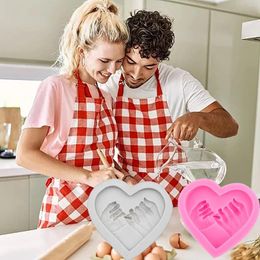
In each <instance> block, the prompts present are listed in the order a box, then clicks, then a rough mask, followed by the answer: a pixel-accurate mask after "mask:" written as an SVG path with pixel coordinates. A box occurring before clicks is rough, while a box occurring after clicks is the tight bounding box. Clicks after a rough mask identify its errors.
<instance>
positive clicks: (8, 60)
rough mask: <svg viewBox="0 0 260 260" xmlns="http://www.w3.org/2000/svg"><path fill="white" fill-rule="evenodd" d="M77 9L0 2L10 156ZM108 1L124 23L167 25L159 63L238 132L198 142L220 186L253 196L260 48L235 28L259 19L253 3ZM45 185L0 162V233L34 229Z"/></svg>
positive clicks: (259, 151) (73, 4)
mask: <svg viewBox="0 0 260 260" xmlns="http://www.w3.org/2000/svg"><path fill="white" fill-rule="evenodd" d="M82 2H84V1H83V0H73V1H70V0H55V1H43V0H26V1H20V0H13V1H6V0H0V6H1V8H0V35H1V41H0V125H1V124H2V125H3V123H4V122H6V123H11V125H12V132H11V139H10V142H9V148H12V149H15V146H16V143H17V138H18V136H19V132H20V127H21V124H22V120H23V118H24V117H26V115H27V113H28V110H29V108H30V106H31V104H32V101H33V97H34V95H35V92H36V90H37V87H38V84H39V82H40V81H41V80H42V79H44V78H45V77H47V76H48V75H51V74H53V73H55V69H54V68H52V67H51V66H52V65H53V63H54V61H55V59H56V58H57V55H58V42H59V37H60V36H61V34H62V31H63V28H64V26H65V24H66V22H67V21H68V19H69V17H70V16H71V14H72V12H73V10H74V9H75V8H77V7H78V6H79V5H80V4H81V3H82ZM114 2H116V3H117V4H118V6H119V8H120V11H121V15H122V17H124V18H127V17H128V16H129V12H130V11H132V10H136V9H147V10H158V11H159V12H161V13H162V14H166V15H168V16H170V17H171V18H174V32H175V34H176V44H175V45H174V47H173V50H172V54H171V57H170V60H169V61H168V62H167V63H169V64H172V65H174V66H178V67H181V68H183V69H185V70H188V71H189V72H191V73H192V74H193V75H194V76H195V77H196V78H198V79H199V80H200V81H201V82H202V84H203V85H204V86H205V87H206V88H207V89H208V90H209V91H210V93H211V94H212V95H213V96H214V97H215V98H216V99H217V100H218V101H219V102H220V103H221V104H222V105H223V106H224V107H225V108H226V109H227V110H228V111H229V112H230V113H231V114H232V115H233V116H234V117H235V118H236V120H237V121H238V122H239V126H240V127H239V134H238V135H237V136H236V137H232V138H228V139H219V138H215V137H213V136H210V135H208V134H204V133H200V138H201V140H203V142H204V145H205V146H206V147H208V148H209V149H211V150H213V151H215V152H217V153H218V154H219V155H220V156H221V157H222V158H223V159H224V160H225V161H226V163H227V168H228V169H227V176H226V178H225V180H224V184H227V183H232V182H241V183H244V184H247V185H249V186H251V187H252V188H253V189H254V190H255V191H256V192H257V193H260V173H259V171H260V160H259V155H260V105H258V104H260V94H258V88H259V86H260V80H259V75H260V73H259V72H260V69H259V57H260V44H259V42H257V41H248V40H241V28H242V23H243V22H247V21H251V20H256V19H260V1H259V0H226V1H223V0H222V1H221V0H219V1H217V0H216V1H214V0H211V1H210V0H208V1H206V0H201V1H195V0H187V1H186V0H183V1H177V0H176V1H174V0H168V1H166V0H114ZM210 2H212V3H210ZM214 2H215V3H214ZM217 2H218V3H217ZM7 161H8V162H7ZM45 180H46V178H45V177H44V176H41V175H38V174H35V173H31V172H29V171H27V170H24V169H22V168H20V167H17V166H16V165H15V162H14V161H13V160H5V159H0V202H1V214H0V234H4V233H10V232H16V231H21V230H28V229H33V228H36V225H37V220H38V212H39V208H40V204H41V200H42V196H43V193H44V191H45V186H44V182H45Z"/></svg>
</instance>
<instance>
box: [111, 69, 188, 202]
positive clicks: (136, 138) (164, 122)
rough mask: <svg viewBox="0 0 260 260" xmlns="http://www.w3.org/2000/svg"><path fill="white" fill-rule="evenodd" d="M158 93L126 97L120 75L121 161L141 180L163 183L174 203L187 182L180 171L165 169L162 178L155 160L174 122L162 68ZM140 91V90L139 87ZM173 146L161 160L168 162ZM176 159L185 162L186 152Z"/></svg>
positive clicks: (175, 158)
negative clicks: (139, 97) (156, 170)
mask: <svg viewBox="0 0 260 260" xmlns="http://www.w3.org/2000/svg"><path fill="white" fill-rule="evenodd" d="M155 76H156V81H157V96H156V97H155V98H147V99H133V98H126V97H124V96H123V92H124V78H123V75H121V78H120V81H119V88H118V93H117V98H116V102H115V104H114V109H115V119H116V122H117V127H118V143H117V148H118V152H119V154H118V162H119V164H120V165H121V166H122V168H123V169H125V170H126V171H128V172H129V174H130V175H132V176H134V177H135V179H136V180H137V181H138V182H140V181H154V182H158V183H160V184H161V185H162V186H163V187H164V188H165V190H166V191H167V192H168V194H169V195H170V197H171V199H172V203H173V205H174V206H177V202H178V196H179V193H180V191H181V190H182V189H183V187H184V186H185V185H186V184H187V182H186V180H185V179H184V178H182V176H181V175H180V174H179V173H176V172H175V173H172V172H169V170H167V169H165V170H164V171H163V172H161V174H160V176H159V178H158V179H157V178H156V177H157V175H155V168H156V165H155V162H156V157H157V155H158V153H159V152H160V151H161V150H162V149H163V147H164V146H165V145H166V144H167V140H165V136H166V132H167V129H168V128H169V127H170V126H171V124H172V119H171V116H170V112H169V109H168V104H167V101H166V98H165V97H164V95H163V94H162V89H161V85H160V81H159V71H158V70H157V71H156V73H155ZM136 91H138V90H136ZM172 149H173V147H171V146H169V148H168V150H167V149H165V152H164V153H163V157H162V158H161V163H160V164H162V163H163V162H165V161H166V160H167V159H168V158H169V155H170V152H172ZM173 160H174V161H175V162H183V161H186V159H185V155H184V153H183V152H182V151H181V150H179V149H178V151H177V153H176V154H175V156H174V158H173Z"/></svg>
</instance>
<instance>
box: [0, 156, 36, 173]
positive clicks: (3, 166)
mask: <svg viewBox="0 0 260 260" xmlns="http://www.w3.org/2000/svg"><path fill="white" fill-rule="evenodd" d="M34 174H38V173H34V172H32V171H30V170H27V169H25V168H23V167H21V166H19V165H17V164H16V161H15V159H2V158H0V178H2V177H5V178H6V177H17V176H27V175H34Z"/></svg>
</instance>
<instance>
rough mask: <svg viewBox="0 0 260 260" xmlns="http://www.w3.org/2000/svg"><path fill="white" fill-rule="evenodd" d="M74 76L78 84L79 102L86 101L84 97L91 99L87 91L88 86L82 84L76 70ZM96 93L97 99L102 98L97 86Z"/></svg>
mask: <svg viewBox="0 0 260 260" xmlns="http://www.w3.org/2000/svg"><path fill="white" fill-rule="evenodd" d="M74 76H75V78H76V79H77V83H78V99H79V100H80V101H85V100H86V97H90V98H92V95H91V93H90V90H89V86H88V84H86V83H84V82H83V81H82V80H81V78H80V75H79V70H76V71H75V72H74ZM97 91H98V94H99V97H101V98H103V99H104V97H103V95H102V93H101V90H100V89H99V87H98V86H97Z"/></svg>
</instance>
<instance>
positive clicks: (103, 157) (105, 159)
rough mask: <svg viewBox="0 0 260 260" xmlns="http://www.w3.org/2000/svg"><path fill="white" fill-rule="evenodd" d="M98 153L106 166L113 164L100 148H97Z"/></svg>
mask: <svg viewBox="0 0 260 260" xmlns="http://www.w3.org/2000/svg"><path fill="white" fill-rule="evenodd" d="M97 153H98V156H99V158H100V160H101V162H102V163H103V164H104V166H105V167H110V166H111V165H110V164H109V162H108V161H107V158H106V157H105V155H104V154H103V152H102V151H101V150H100V149H97Z"/></svg>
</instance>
